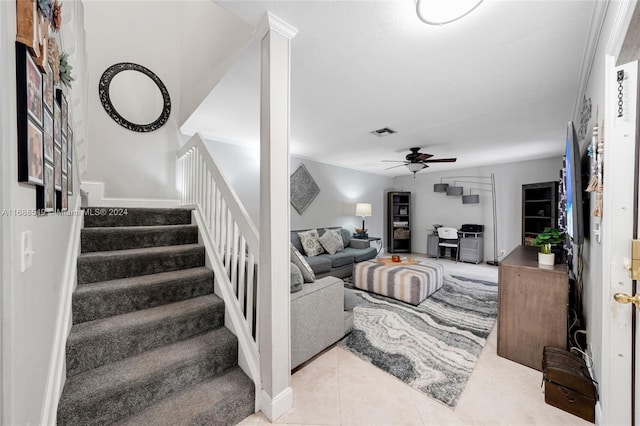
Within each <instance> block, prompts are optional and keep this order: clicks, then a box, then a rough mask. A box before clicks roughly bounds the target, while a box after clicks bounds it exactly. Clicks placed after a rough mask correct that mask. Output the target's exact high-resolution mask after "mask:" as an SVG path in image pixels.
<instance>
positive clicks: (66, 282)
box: [40, 197, 84, 425]
mask: <svg viewBox="0 0 640 426" xmlns="http://www.w3.org/2000/svg"><path fill="white" fill-rule="evenodd" d="M79 209H80V197H76V206H75V210H76V211H77V210H79ZM72 218H73V224H72V225H71V235H70V236H69V242H68V243H67V256H66V262H65V267H64V273H63V275H62V291H61V292H60V299H59V300H58V307H59V308H58V316H57V318H56V329H55V335H54V338H53V351H52V352H51V359H50V361H49V375H48V377H47V385H46V388H45V395H44V405H43V407H42V414H41V416H40V417H41V419H42V424H44V425H53V424H56V416H57V411H58V401H60V395H61V394H62V388H63V386H64V381H65V376H66V369H65V353H66V352H65V348H66V344H67V336H68V335H69V330H70V329H71V295H72V294H73V290H74V289H75V286H76V272H77V271H76V259H77V258H78V254H79V252H80V231H81V230H82V224H83V222H84V216H82V215H78V216H72Z"/></svg>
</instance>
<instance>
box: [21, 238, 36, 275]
mask: <svg viewBox="0 0 640 426" xmlns="http://www.w3.org/2000/svg"><path fill="white" fill-rule="evenodd" d="M21 241H22V244H21V245H22V247H21V251H20V258H21V262H20V265H21V267H20V271H21V272H24V271H26V270H27V269H29V268H30V267H31V265H32V264H33V255H34V252H33V249H32V247H33V244H32V243H31V231H22V234H21Z"/></svg>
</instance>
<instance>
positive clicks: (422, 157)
mask: <svg viewBox="0 0 640 426" xmlns="http://www.w3.org/2000/svg"><path fill="white" fill-rule="evenodd" d="M410 151H411V152H410V153H409V154H407V155H406V156H405V157H404V158H405V160H404V161H401V160H382V162H383V163H402V164H398V165H397V166H391V167H387V168H386V169H385V170H389V169H393V168H396V167H402V166H406V167H407V168H408V169H409V170H410V171H411V172H412V173H413V177H414V178H415V177H416V173H417V172H419V171H420V170H422V169H425V168H427V167H429V163H455V161H456V160H457V158H431V157H433V155H431V154H423V153H421V152H420V148H410Z"/></svg>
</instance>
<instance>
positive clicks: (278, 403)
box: [260, 386, 293, 422]
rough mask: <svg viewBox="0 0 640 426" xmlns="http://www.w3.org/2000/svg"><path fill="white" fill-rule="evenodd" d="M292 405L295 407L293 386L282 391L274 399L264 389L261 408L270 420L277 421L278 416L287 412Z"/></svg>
mask: <svg viewBox="0 0 640 426" xmlns="http://www.w3.org/2000/svg"><path fill="white" fill-rule="evenodd" d="M291 407H293V390H292V389H291V386H289V387H287V388H286V389H285V390H283V391H282V392H280V393H279V394H278V395H277V396H276V397H275V398H273V399H272V398H271V397H269V395H268V394H267V393H266V392H265V391H264V390H263V391H262V398H261V404H260V409H261V410H262V414H264V415H265V416H266V417H267V418H268V419H269V421H271V422H273V421H275V420H276V419H277V418H278V417H281V416H282V415H283V414H286V412H287V411H289V410H290V409H291Z"/></svg>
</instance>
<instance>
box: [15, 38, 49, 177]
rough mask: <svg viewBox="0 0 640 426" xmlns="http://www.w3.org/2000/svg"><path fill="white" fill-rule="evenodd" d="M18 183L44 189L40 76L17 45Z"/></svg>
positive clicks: (18, 44)
mask: <svg viewBox="0 0 640 426" xmlns="http://www.w3.org/2000/svg"><path fill="white" fill-rule="evenodd" d="M16 86H17V87H16V98H17V102H16V103H17V117H16V118H17V131H18V132H17V133H18V181H19V182H26V183H31V184H34V185H43V183H44V159H43V154H44V150H43V148H44V132H43V129H42V124H43V106H42V102H43V101H42V74H41V73H40V70H39V69H38V66H37V65H36V63H35V61H34V59H33V57H31V54H30V53H29V51H28V49H27V47H26V46H25V45H23V44H21V43H16Z"/></svg>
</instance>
